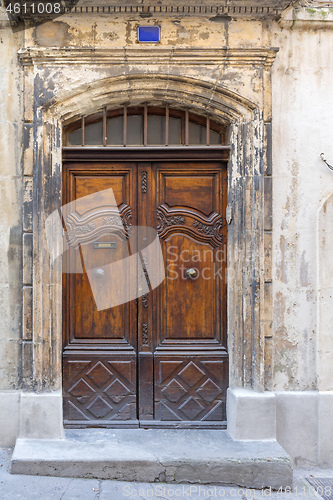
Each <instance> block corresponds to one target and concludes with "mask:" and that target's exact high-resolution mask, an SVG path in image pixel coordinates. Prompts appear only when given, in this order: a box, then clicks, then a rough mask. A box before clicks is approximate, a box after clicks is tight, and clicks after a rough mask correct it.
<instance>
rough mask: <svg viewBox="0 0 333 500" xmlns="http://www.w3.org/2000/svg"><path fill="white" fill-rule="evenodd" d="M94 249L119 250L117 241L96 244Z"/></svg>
mask: <svg viewBox="0 0 333 500" xmlns="http://www.w3.org/2000/svg"><path fill="white" fill-rule="evenodd" d="M94 248H117V242H116V241H100V242H98V243H94Z"/></svg>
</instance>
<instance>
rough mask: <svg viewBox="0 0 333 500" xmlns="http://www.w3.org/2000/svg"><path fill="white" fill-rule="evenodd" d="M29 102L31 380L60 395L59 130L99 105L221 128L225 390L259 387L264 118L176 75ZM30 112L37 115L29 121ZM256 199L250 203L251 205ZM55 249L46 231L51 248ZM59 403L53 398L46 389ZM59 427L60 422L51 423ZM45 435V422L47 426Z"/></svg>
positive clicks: (113, 82)
mask: <svg viewBox="0 0 333 500" xmlns="http://www.w3.org/2000/svg"><path fill="white" fill-rule="evenodd" d="M60 94H61V93H59V94H58V95H57V96H56V97H54V98H53V99H50V100H48V101H47V102H45V101H43V102H41V103H40V105H39V106H38V105H36V108H35V109H36V113H37V114H36V127H35V131H34V136H35V137H36V153H35V157H36V163H35V167H34V189H35V202H34V204H35V205H34V283H36V286H35V287H34V306H33V307H34V330H35V331H36V335H35V336H34V339H36V342H35V343H34V356H33V358H34V359H33V373H34V384H35V387H37V388H40V389H42V388H44V390H53V391H54V390H58V391H59V390H60V388H61V385H62V376H61V351H62V350H61V331H62V306H61V304H62V302H61V297H62V271H61V265H60V263H59V262H58V263H56V264H52V265H51V263H50V259H49V253H48V249H47V245H46V240H45V237H44V234H43V228H44V224H45V220H46V218H47V216H48V215H49V214H50V213H51V212H52V211H54V210H55V209H59V208H60V207H61V204H62V140H61V134H62V127H63V126H66V125H68V124H69V123H72V122H74V121H75V120H77V119H80V117H81V116H82V115H89V114H93V113H95V112H96V111H98V110H102V109H104V108H105V106H108V107H109V109H111V110H112V109H117V108H119V106H124V105H126V106H128V107H130V106H140V105H141V106H142V105H147V106H151V105H153V106H161V105H162V106H170V107H175V108H178V109H182V110H187V111H188V112H189V113H191V112H192V113H195V114H199V115H200V114H201V115H204V116H210V117H211V119H212V121H214V122H216V123H220V124H222V125H223V124H224V125H227V126H229V130H230V144H231V152H230V158H229V162H228V202H229V204H230V205H231V206H232V224H231V225H230V226H229V230H228V275H229V280H228V283H229V285H228V293H227V297H228V298H227V311H228V326H227V329H228V339H229V340H228V343H229V356H230V370H229V375H230V385H231V387H239V386H245V387H252V388H256V389H263V387H264V324H263V322H262V316H261V314H262V310H263V309H262V305H263V300H264V287H263V285H264V247H263V237H264V209H263V208H264V168H265V164H266V160H264V161H263V159H264V158H265V152H264V128H265V127H264V116H263V114H262V112H261V111H260V109H259V108H258V106H257V105H256V104H254V103H253V102H251V101H250V100H248V99H246V98H244V97H242V96H241V95H240V94H238V93H235V92H232V91H231V90H230V89H228V88H225V87H223V86H221V85H219V84H215V85H214V86H213V87H212V85H211V84H210V83H207V82H205V81H201V80H198V79H195V78H189V77H181V76H177V75H171V74H169V75H163V74H156V73H154V75H152V76H151V77H147V75H142V74H131V75H126V76H125V75H119V76H116V77H111V78H106V79H104V80H97V81H94V82H91V83H90V84H89V85H86V84H83V85H82V86H81V87H76V89H75V90H72V91H71V92H70V93H67V94H66V93H65V94H63V95H60ZM37 115H38V119H37ZM254 201H255V203H254ZM59 245H61V241H60V240H59V236H57V235H56V233H54V246H55V247H57V246H59ZM53 394H54V397H55V398H59V399H58V401H59V410H60V409H61V393H60V392H58V393H57V394H58V395H57V396H56V393H53ZM59 423H60V422H59ZM53 429H54V426H53Z"/></svg>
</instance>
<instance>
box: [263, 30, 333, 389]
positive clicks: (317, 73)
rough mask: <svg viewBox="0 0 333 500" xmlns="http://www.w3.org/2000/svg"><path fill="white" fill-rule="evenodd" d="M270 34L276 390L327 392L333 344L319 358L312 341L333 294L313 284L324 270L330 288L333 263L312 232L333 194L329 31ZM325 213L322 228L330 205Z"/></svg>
mask: <svg viewBox="0 0 333 500" xmlns="http://www.w3.org/2000/svg"><path fill="white" fill-rule="evenodd" d="M273 33H274V35H273V40H272V43H273V44H274V45H276V46H279V47H280V51H279V53H278V55H277V58H276V61H275V64H274V66H273V71H272V103H273V111H272V114H273V122H272V125H273V183H274V184H273V185H274V189H273V214H274V224H273V311H274V312H273V330H274V339H275V354H274V370H273V372H274V389H275V390H278V391H283V390H293V391H304V390H314V389H319V390H325V391H326V390H332V388H333V387H332V380H333V371H332V360H333V348H332V347H333V346H332V342H331V341H329V339H327V340H328V342H325V348H324V349H323V348H321V356H320V358H318V359H317V346H318V344H321V343H322V337H323V335H325V337H328V336H329V333H328V330H330V332H331V334H332V329H331V326H329V324H328V323H326V322H325V321H324V322H323V321H321V322H320V321H319V318H318V314H317V313H318V309H317V307H319V308H321V307H328V308H331V307H332V306H329V303H331V300H332V297H331V295H330V296H322V297H320V296H319V295H318V290H319V288H320V287H321V284H320V280H321V281H322V280H323V278H324V276H325V289H326V290H327V289H328V288H329V287H331V288H332V284H333V282H332V266H333V261H332V256H331V255H328V253H327V244H328V241H327V240H326V251H325V250H324V247H325V245H324V246H323V241H321V242H320V243H319V244H318V241H317V238H318V220H319V219H320V220H321V219H322V216H321V215H320V213H321V210H322V208H321V207H322V204H323V202H324V200H326V198H328V197H329V195H330V194H331V193H332V192H333V172H332V171H330V170H329V169H328V168H327V166H326V165H325V164H324V162H323V161H322V160H321V158H320V153H322V152H324V153H325V155H326V157H327V158H328V159H330V160H331V163H332V160H333V144H332V129H333V114H332V109H333V95H332V92H331V82H332V78H333V30H331V29H327V28H326V29H325V27H322V29H308V28H307V29H301V28H299V27H298V24H297V23H295V26H294V27H293V28H292V27H289V26H288V27H282V28H281V25H275V27H274V29H273ZM325 217H326V222H325V227H326V230H327V229H328V226H329V225H330V227H331V228H332V223H333V219H332V213H331V211H328V212H327V213H326V216H325ZM329 218H330V222H329V221H328V219H329ZM321 230H323V228H322V229H321ZM322 236H323V234H322V235H321V237H322ZM318 273H319V274H318ZM328 281H329V283H328ZM317 301H318V302H317ZM323 301H324V304H323ZM319 310H320V309H319ZM327 319H328V318H326V320H327ZM319 375H320V376H319ZM318 376H319V379H318Z"/></svg>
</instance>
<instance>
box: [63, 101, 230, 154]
mask: <svg viewBox="0 0 333 500" xmlns="http://www.w3.org/2000/svg"><path fill="white" fill-rule="evenodd" d="M226 137H227V127H226V126H224V125H221V124H219V123H216V122H214V121H213V120H211V119H210V117H209V116H199V115H195V114H193V113H190V112H189V111H183V110H179V109H173V108H169V107H166V108H160V107H152V106H142V107H123V108H121V109H117V110H107V109H104V110H103V111H101V112H100V113H96V114H94V115H90V116H85V117H82V118H81V119H80V120H78V121H76V122H74V123H71V124H70V125H68V126H67V127H66V128H65V135H64V140H65V146H88V147H90V146H104V147H117V146H132V147H133V146H174V147H177V146H218V145H222V146H223V145H226Z"/></svg>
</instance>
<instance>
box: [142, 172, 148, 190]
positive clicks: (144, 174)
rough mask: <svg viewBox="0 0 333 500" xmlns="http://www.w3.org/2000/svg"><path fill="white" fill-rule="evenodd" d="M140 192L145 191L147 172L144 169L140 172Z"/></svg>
mask: <svg viewBox="0 0 333 500" xmlns="http://www.w3.org/2000/svg"><path fill="white" fill-rule="evenodd" d="M141 192H142V193H146V192H147V172H146V170H143V171H142V172H141Z"/></svg>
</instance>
